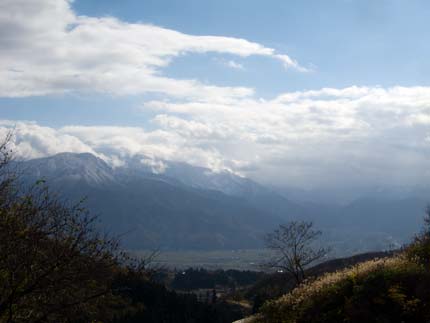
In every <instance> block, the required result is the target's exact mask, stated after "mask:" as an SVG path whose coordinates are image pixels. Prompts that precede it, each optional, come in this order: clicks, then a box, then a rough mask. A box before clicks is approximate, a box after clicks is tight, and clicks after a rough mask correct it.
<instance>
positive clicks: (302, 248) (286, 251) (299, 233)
mask: <svg viewBox="0 0 430 323" xmlns="http://www.w3.org/2000/svg"><path fill="white" fill-rule="evenodd" d="M320 235H321V231H318V230H314V229H313V223H312V222H305V221H292V222H289V223H287V224H281V225H280V226H279V228H278V229H276V230H275V231H273V232H272V233H269V234H267V235H266V236H265V243H266V246H267V248H269V249H271V250H272V251H273V252H274V253H275V255H274V257H273V258H272V259H271V260H269V261H268V262H267V263H266V266H269V267H271V268H276V269H280V270H282V271H285V272H287V273H289V274H291V275H292V276H293V277H294V279H295V281H296V283H297V284H300V283H301V282H302V281H303V279H305V269H306V268H307V267H308V266H309V265H310V264H312V263H313V262H315V261H317V260H318V259H321V258H322V257H324V256H325V255H326V254H327V252H328V249H327V248H322V247H320V248H316V247H314V245H313V243H314V242H315V240H316V239H317V238H318V237H319V236H320Z"/></svg>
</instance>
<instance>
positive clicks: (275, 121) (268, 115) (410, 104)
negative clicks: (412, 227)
mask: <svg viewBox="0 0 430 323" xmlns="http://www.w3.org/2000/svg"><path fill="white" fill-rule="evenodd" d="M146 108H151V109H153V110H154V111H155V114H156V116H155V117H154V118H153V119H152V121H151V122H152V124H153V127H151V129H155V130H146V129H144V128H140V127H100V126H97V127H88V126H86V127H84V126H66V127H62V128H59V129H52V128H47V127H42V126H40V125H37V124H34V123H20V124H19V125H18V126H17V127H16V129H17V130H16V137H17V140H18V144H17V147H18V148H19V149H18V151H19V152H20V153H22V154H23V155H24V156H26V157H34V156H40V155H43V154H52V153H55V152H58V151H59V150H64V151H65V150H70V151H93V152H96V153H98V154H99V155H101V156H104V158H106V160H114V161H117V160H121V159H124V158H127V157H130V156H135V155H143V156H145V158H146V159H149V160H150V161H151V165H153V166H154V167H155V166H156V167H158V168H159V166H160V165H162V164H160V163H158V162H157V161H162V160H175V161H183V162H187V163H191V164H193V165H198V166H204V167H209V168H211V169H214V170H220V169H229V170H231V171H233V172H236V173H238V174H242V175H246V176H249V177H252V178H254V179H257V180H260V181H262V182H271V183H278V184H288V185H294V186H300V187H305V188H309V187H321V186H339V185H348V186H354V185H355V186H358V185H386V186H389V185H415V184H425V183H428V182H429V180H430V172H429V170H428V160H429V158H430V141H429V138H430V131H429V127H428V125H429V119H428V116H429V115H430V88H428V87H392V88H380V87H374V88H371V87H350V88H344V89H333V88H326V89H321V90H317V91H303V92H294V93H284V94H282V95H279V96H278V97H276V98H274V99H272V100H266V101H265V100H253V99H250V98H237V99H235V100H232V101H228V102H215V103H210V102H200V101H187V102H176V101H163V102H157V101H152V102H148V103H147V107H146ZM1 125H2V128H3V130H2V131H6V129H7V128H10V126H11V125H10V124H8V123H7V122H3V123H2V124H1ZM160 171H162V168H160Z"/></svg>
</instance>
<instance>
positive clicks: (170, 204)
mask: <svg viewBox="0 0 430 323" xmlns="http://www.w3.org/2000/svg"><path fill="white" fill-rule="evenodd" d="M20 167H23V169H24V170H25V174H26V176H27V179H28V180H32V181H35V180H37V179H39V178H45V179H46V180H47V183H48V185H50V186H52V187H54V188H55V189H56V190H59V191H60V193H62V194H64V195H65V196H66V197H68V198H70V199H72V200H78V199H80V198H81V197H82V196H86V197H87V205H88V207H89V208H90V210H92V211H93V212H95V213H97V214H100V218H101V222H102V223H101V224H102V227H104V228H106V229H107V230H108V231H110V232H112V233H114V234H122V235H123V238H122V239H123V240H124V242H125V244H126V246H128V247H130V248H137V249H144V248H167V249H222V248H228V249H232V248H254V247H261V245H262V239H261V238H262V235H263V234H264V233H266V232H268V231H270V230H272V229H273V228H274V227H275V226H276V225H277V224H278V223H280V222H282V220H281V219H280V218H279V217H278V216H277V214H276V213H275V212H271V211H267V210H264V207H258V206H256V205H255V204H253V203H250V202H249V200H247V199H246V198H243V197H240V196H234V195H227V194H225V193H223V192H220V191H215V190H209V189H205V188H202V187H198V188H196V187H192V186H187V185H185V184H184V183H183V182H181V181H179V180H177V179H175V178H172V177H168V176H166V175H157V174H153V173H149V172H142V171H141V170H139V169H137V168H132V169H130V168H122V169H112V168H111V167H110V166H109V165H107V164H106V163H105V162H104V161H102V160H101V159H99V158H97V157H95V156H93V155H90V154H68V153H67V154H59V155H56V156H53V157H48V158H42V159H37V160H31V161H27V162H23V163H21V165H20ZM287 204H288V201H286V200H285V205H287Z"/></svg>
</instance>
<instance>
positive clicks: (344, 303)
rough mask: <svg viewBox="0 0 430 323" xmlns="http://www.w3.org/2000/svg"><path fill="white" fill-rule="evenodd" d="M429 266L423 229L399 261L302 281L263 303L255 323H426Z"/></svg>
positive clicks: (429, 240) (429, 243)
mask: <svg viewBox="0 0 430 323" xmlns="http://www.w3.org/2000/svg"><path fill="white" fill-rule="evenodd" d="M427 219H430V212H429V211H428V212H427ZM429 223H430V222H429ZM427 224H428V223H427ZM429 265H430V230H428V225H427V226H426V228H425V229H424V231H423V232H422V233H421V234H420V235H419V236H417V237H416V238H415V240H414V241H413V243H411V244H410V246H408V247H407V248H406V249H405V250H404V251H402V252H401V253H399V254H398V255H396V256H392V257H386V258H382V259H374V260H370V261H366V262H363V263H360V264H358V265H355V266H352V267H350V268H347V269H344V270H340V271H337V272H335V273H329V274H325V275H323V276H320V277H319V278H316V279H313V280H308V281H305V282H304V283H303V284H301V285H300V286H299V287H297V288H295V289H294V290H292V291H291V292H290V293H288V294H286V295H284V296H282V297H281V298H279V299H277V300H272V301H269V302H266V303H265V304H264V305H263V306H262V307H261V310H260V313H259V316H256V317H255V318H254V322H262V323H263V322H264V323H269V322H276V323H281V322H429V321H430V267H429Z"/></svg>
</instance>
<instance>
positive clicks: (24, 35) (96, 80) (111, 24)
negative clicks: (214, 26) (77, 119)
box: [0, 0, 303, 100]
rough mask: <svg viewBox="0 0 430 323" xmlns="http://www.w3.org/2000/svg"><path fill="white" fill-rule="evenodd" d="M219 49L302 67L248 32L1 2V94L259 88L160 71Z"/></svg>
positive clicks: (209, 94)
mask: <svg viewBox="0 0 430 323" xmlns="http://www.w3.org/2000/svg"><path fill="white" fill-rule="evenodd" d="M207 52H214V53H220V54H231V55H236V56H240V57H248V56H251V55H261V56H267V57H271V58H274V59H278V60H280V61H282V62H283V64H284V66H285V67H287V68H293V69H297V70H303V68H302V67H301V66H300V65H299V64H298V63H297V62H296V61H294V60H293V59H291V58H290V57H288V56H287V55H281V54H278V53H276V51H275V50H274V49H272V48H267V47H264V46H263V45H260V44H257V43H254V42H250V41H248V40H245V39H239V38H232V37H222V36H193V35H188V34H184V33H180V32H178V31H175V30H171V29H166V28H161V27H157V26H153V25H148V24H142V23H134V24H132V23H126V22H123V21H120V20H118V19H115V18H113V17H103V18H95V17H87V16H78V15H76V14H75V13H74V12H73V10H72V9H71V7H70V1H66V0H38V1H34V0H2V2H1V3H0V96H3V97H22V96H34V95H48V94H56V93H67V92H75V91H79V92H92V91H96V92H101V93H108V94H114V95H127V94H142V93H147V92H160V93H164V94H166V95H169V96H176V97H187V98H193V99H203V100H216V99H217V98H219V97H233V98H235V97H245V96H250V95H252V94H253V90H252V89H249V88H243V87H219V86H211V85H207V84H203V83H201V82H198V81H196V80H178V79H172V78H168V77H166V76H163V75H162V70H163V68H164V67H166V66H167V65H169V63H170V62H171V60H172V59H174V58H175V57H177V56H180V55H185V54H189V53H207Z"/></svg>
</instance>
